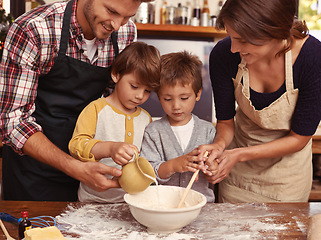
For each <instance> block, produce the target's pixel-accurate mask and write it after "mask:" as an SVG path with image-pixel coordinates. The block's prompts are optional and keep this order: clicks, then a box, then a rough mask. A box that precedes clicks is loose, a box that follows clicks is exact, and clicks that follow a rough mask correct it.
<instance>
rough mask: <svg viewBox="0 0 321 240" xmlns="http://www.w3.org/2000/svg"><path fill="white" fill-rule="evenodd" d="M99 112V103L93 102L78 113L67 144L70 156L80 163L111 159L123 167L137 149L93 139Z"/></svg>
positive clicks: (127, 144) (121, 143) (127, 145)
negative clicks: (71, 135)
mask: <svg viewBox="0 0 321 240" xmlns="http://www.w3.org/2000/svg"><path fill="white" fill-rule="evenodd" d="M100 110H101V106H100V102H99V101H94V102H91V103H90V104H89V105H88V106H87V107H85V108H84V110H83V111H82V112H81V113H80V115H79V117H78V120H77V123H76V127H75V130H74V133H73V137H72V139H71V140H70V142H69V151H70V154H71V155H72V156H73V157H74V158H76V159H79V160H81V161H99V160H100V159H102V158H107V157H111V158H112V159H113V160H114V162H116V163H117V164H119V165H124V164H126V163H128V161H130V160H131V158H132V156H133V155H134V149H137V147H136V146H135V145H133V144H129V143H123V142H112V141H101V140H99V139H94V137H95V133H96V126H97V116H98V113H99V111H100Z"/></svg>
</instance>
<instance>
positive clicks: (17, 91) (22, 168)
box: [0, 0, 149, 201]
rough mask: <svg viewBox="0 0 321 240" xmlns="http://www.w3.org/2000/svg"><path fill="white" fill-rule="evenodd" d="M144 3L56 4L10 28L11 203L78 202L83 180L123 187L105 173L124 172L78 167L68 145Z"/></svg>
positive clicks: (6, 128)
mask: <svg viewBox="0 0 321 240" xmlns="http://www.w3.org/2000/svg"><path fill="white" fill-rule="evenodd" d="M144 1H145V2H149V0H122V1H119V0H71V1H69V2H57V3H53V4H50V5H45V6H41V7H40V8H37V9H34V10H32V11H30V12H28V13H26V14H24V15H22V16H20V17H19V18H18V19H16V21H15V22H14V23H13V24H12V26H11V28H10V30H9V33H8V35H7V39H6V43H5V49H4V53H3V58H2V62H1V67H0V94H1V98H0V113H1V117H0V125H1V136H2V141H3V143H4V144H5V146H4V149H3V197H4V199H5V200H45V201H76V200H77V189H78V185H79V182H78V181H81V182H83V183H84V184H86V185H88V186H90V187H91V188H93V189H94V190H97V191H104V190H107V189H108V188H112V187H119V185H118V182H117V181H114V180H109V179H107V178H106V177H105V174H110V175H113V176H115V177H117V176H120V175H121V171H120V170H118V169H116V168H111V167H108V166H106V165H104V164H101V163H98V162H94V163H93V162H80V161H78V160H76V159H74V158H72V157H71V156H70V155H69V154H67V153H68V148H67V145H68V141H69V140H70V138H71V136H72V132H73V129H74V125H75V123H76V120H77V117H78V115H79V113H80V112H81V110H82V109H83V108H84V107H85V106H86V105H87V104H88V103H89V102H91V101H92V100H94V99H96V98H98V97H100V96H101V94H102V93H103V91H104V89H105V88H106V87H107V86H108V83H109V81H110V79H109V78H110V66H111V64H112V63H113V61H114V58H115V55H117V53H118V51H121V50H123V49H124V48H125V47H126V46H127V45H129V44H130V43H132V42H133V41H134V40H135V38H136V28H135V25H134V24H133V23H132V22H131V21H129V19H130V17H132V16H133V15H135V13H136V11H137V9H138V7H139V6H140V4H141V2H144ZM116 33H117V34H116Z"/></svg>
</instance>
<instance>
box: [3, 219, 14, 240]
mask: <svg viewBox="0 0 321 240" xmlns="http://www.w3.org/2000/svg"><path fill="white" fill-rule="evenodd" d="M0 225H1V229H2V231H3V233H4V235H6V237H7V240H15V239H14V238H13V237H11V236H10V235H9V233H8V231H7V229H6V227H5V226H4V225H3V222H2V221H1V219H0Z"/></svg>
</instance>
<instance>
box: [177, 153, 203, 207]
mask: <svg viewBox="0 0 321 240" xmlns="http://www.w3.org/2000/svg"><path fill="white" fill-rule="evenodd" d="M207 155H208V151H206V152H205V154H204V157H207ZM199 171H200V170H199V169H197V171H196V172H194V174H193V176H192V178H191V180H190V181H189V183H188V185H187V187H186V189H185V191H184V194H183V197H182V198H181V201H180V202H179V203H178V206H177V208H181V207H182V205H183V203H184V202H185V198H186V197H187V194H188V192H189V190H190V189H191V187H192V185H193V183H194V181H195V179H196V177H197V175H198V173H199Z"/></svg>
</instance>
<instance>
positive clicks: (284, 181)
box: [219, 51, 312, 203]
mask: <svg viewBox="0 0 321 240" xmlns="http://www.w3.org/2000/svg"><path fill="white" fill-rule="evenodd" d="M242 79H243V84H242V83H241V80H242ZM233 82H234V89H235V90H234V93H235V99H236V101H237V104H238V108H237V110H236V115H235V135H234V140H233V142H232V144H231V145H230V146H229V148H236V147H248V146H254V145H258V144H263V143H266V142H270V141H273V140H275V139H279V138H282V137H284V136H286V135H287V134H289V132H290V130H291V119H292V115H293V112H294V109H295V106H296V102H297V98H298V93H299V91H298V89H294V86H293V76H292V56H291V51H288V52H286V54H285V85H286V92H285V93H284V94H283V95H282V96H281V97H280V98H278V99H277V100H276V101H274V102H273V103H272V104H270V105H269V106H268V107H266V108H264V109H262V110H256V109H255V108H254V106H253V105H252V103H251V101H250V90H249V89H250V87H249V72H248V69H247V68H246V63H245V62H244V61H242V62H241V63H240V64H239V70H238V72H237V75H236V78H235V79H233ZM311 143H312V141H311V140H310V141H309V142H308V143H307V145H306V146H305V147H304V148H303V149H302V150H300V151H298V152H295V153H292V154H288V155H286V156H283V157H278V158H271V159H257V160H251V161H246V162H239V163H237V164H236V165H235V166H234V167H233V169H232V171H231V172H230V174H229V176H228V177H226V178H225V179H224V180H223V181H222V182H221V183H220V184H219V201H220V202H230V203H238V202H278V201H283V202H306V201H308V198H309V194H310V191H311V185H312V147H311ZM271 151H273V149H271Z"/></svg>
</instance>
